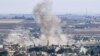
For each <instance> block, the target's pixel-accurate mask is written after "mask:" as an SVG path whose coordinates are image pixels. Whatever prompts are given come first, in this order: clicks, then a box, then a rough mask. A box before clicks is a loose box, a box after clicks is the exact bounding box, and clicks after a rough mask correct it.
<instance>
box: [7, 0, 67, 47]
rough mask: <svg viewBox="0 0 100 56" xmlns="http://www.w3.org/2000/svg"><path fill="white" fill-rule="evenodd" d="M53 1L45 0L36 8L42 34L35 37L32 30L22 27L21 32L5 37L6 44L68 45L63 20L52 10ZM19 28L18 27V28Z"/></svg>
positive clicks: (35, 11)
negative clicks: (62, 25) (63, 29)
mask: <svg viewBox="0 0 100 56" xmlns="http://www.w3.org/2000/svg"><path fill="white" fill-rule="evenodd" d="M51 5H52V3H51V1H49V0H45V1H44V2H43V3H40V4H38V5H37V6H36V7H35V9H34V14H35V17H36V22H37V24H38V25H39V26H40V27H41V36H40V37H39V38H34V37H33V36H30V34H29V33H30V32H28V31H25V30H23V29H20V30H21V32H20V33H17V32H11V33H10V34H9V35H8V37H7V38H6V39H5V43H6V44H20V45H21V46H29V45H34V44H35V45H36V46H38V45H42V46H45V45H66V44H68V40H69V39H68V38H67V36H66V35H64V34H63V33H62V29H61V26H60V24H61V23H60V22H61V20H60V19H59V18H58V17H57V16H55V15H53V13H52V10H51ZM17 30H18V29H17Z"/></svg>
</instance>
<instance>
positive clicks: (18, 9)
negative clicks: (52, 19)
mask: <svg viewBox="0 0 100 56" xmlns="http://www.w3.org/2000/svg"><path fill="white" fill-rule="evenodd" d="M41 1H43V0H0V14H15V13H16V14H30V13H32V11H33V8H34V6H35V5H36V4H37V3H40V2H41ZM52 8H53V12H54V13H56V14H67V13H74V14H86V12H87V14H100V0H53V7H52Z"/></svg>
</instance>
